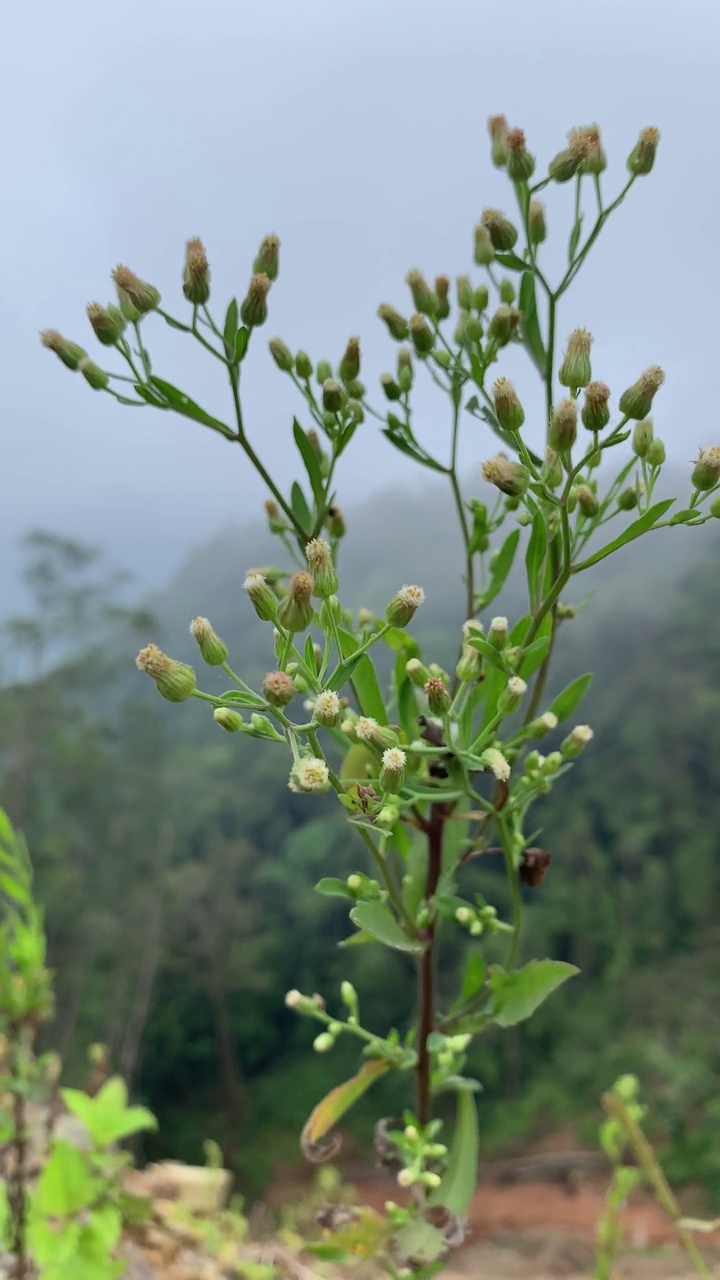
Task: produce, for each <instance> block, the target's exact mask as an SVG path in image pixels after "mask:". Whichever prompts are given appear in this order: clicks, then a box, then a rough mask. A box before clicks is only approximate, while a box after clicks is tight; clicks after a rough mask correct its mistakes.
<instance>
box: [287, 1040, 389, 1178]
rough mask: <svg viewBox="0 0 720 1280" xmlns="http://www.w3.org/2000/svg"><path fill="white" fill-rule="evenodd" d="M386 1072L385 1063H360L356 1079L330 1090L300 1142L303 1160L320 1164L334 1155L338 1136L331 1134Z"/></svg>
mask: <svg viewBox="0 0 720 1280" xmlns="http://www.w3.org/2000/svg"><path fill="white" fill-rule="evenodd" d="M389 1069H390V1063H389V1062H386V1061H385V1060H384V1059H381V1058H371V1059H370V1060H369V1061H368V1062H365V1063H363V1065H362V1067H361V1068H360V1070H359V1071H358V1073H357V1075H354V1076H352V1077H351V1078H350V1079H349V1080H346V1081H345V1083H344V1084H339V1085H337V1086H336V1087H335V1088H334V1089H331V1090H330V1092H329V1093H328V1094H326V1096H325V1097H324V1098H323V1100H322V1102H318V1104H317V1106H316V1107H315V1109H314V1111H313V1112H312V1114H311V1116H310V1118H309V1119H308V1121H307V1123H306V1125H305V1128H304V1129H303V1131H302V1135H301V1138H300V1146H301V1148H302V1151H303V1155H304V1156H305V1157H306V1159H308V1160H312V1161H313V1163H315V1164H320V1163H322V1161H323V1160H331V1159H332V1158H333V1156H335V1155H336V1154H337V1152H338V1151H339V1150H340V1147H341V1145H342V1139H341V1137H340V1135H339V1134H338V1133H331V1130H332V1129H333V1127H334V1126H335V1125H336V1124H337V1122H338V1120H339V1119H340V1118H341V1116H344V1115H345V1112H346V1111H349V1109H350V1107H351V1106H352V1105H353V1103H355V1102H357V1100H358V1098H360V1097H362V1095H363V1094H364V1093H365V1091H366V1090H367V1089H369V1088H370V1085H371V1084H373V1082H374V1081H375V1080H377V1078H378V1076H381V1075H384V1074H385V1072H386V1071H389ZM328 1135H330V1136H329V1137H328Z"/></svg>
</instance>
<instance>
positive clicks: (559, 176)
mask: <svg viewBox="0 0 720 1280" xmlns="http://www.w3.org/2000/svg"><path fill="white" fill-rule="evenodd" d="M584 158H585V157H584V155H583V154H582V152H581V150H580V149H579V148H577V147H565V149H564V151H558V153H557V155H556V156H554V157H553V159H552V160H551V161H550V164H549V165H548V173H549V175H550V177H551V178H552V180H553V182H569V181H570V179H571V178H574V177H575V174H576V173H577V171H578V169H579V168H580V165H581V164H582V162H583V160H584Z"/></svg>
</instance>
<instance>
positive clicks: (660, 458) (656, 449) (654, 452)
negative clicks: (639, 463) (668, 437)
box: [646, 436, 666, 467]
mask: <svg viewBox="0 0 720 1280" xmlns="http://www.w3.org/2000/svg"><path fill="white" fill-rule="evenodd" d="M646 456H647V462H648V465H649V466H651V467H661V466H662V465H663V463H664V461H665V457H666V454H665V445H664V444H663V442H662V440H660V439H658V437H657V436H655V439H654V440H651V441H650V444H649V446H648V451H647V455H646Z"/></svg>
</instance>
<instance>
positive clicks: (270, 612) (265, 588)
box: [243, 571, 278, 622]
mask: <svg viewBox="0 0 720 1280" xmlns="http://www.w3.org/2000/svg"><path fill="white" fill-rule="evenodd" d="M243 587H244V589H245V590H246V591H247V593H248V596H249V598H250V603H251V604H252V606H253V609H254V610H255V612H256V614H257V616H258V618H260V619H262V621H263V622H274V621H275V619H276V618H277V611H278V599H277V596H276V595H275V592H274V591H273V590H272V589H271V588H270V586H269V585H268V583H267V582H266V581H265V578H264V577H263V575H262V574H261V573H258V572H257V571H254V572H253V571H251V572H250V573H249V574H248V576H247V578H246V579H245V581H244V582H243Z"/></svg>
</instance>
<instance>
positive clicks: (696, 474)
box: [690, 444, 720, 493]
mask: <svg viewBox="0 0 720 1280" xmlns="http://www.w3.org/2000/svg"><path fill="white" fill-rule="evenodd" d="M690 479H691V481H692V485H693V488H694V489H700V490H701V492H703V493H705V492H706V491H707V490H708V489H712V488H713V487H714V486H715V485H716V484H717V482H718V480H720V445H717V444H715V445H712V446H711V448H709V449H701V450H700V455H699V457H698V460H697V462H696V463H695V466H694V467H693V470H692V475H691V477H690Z"/></svg>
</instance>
